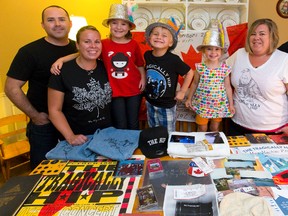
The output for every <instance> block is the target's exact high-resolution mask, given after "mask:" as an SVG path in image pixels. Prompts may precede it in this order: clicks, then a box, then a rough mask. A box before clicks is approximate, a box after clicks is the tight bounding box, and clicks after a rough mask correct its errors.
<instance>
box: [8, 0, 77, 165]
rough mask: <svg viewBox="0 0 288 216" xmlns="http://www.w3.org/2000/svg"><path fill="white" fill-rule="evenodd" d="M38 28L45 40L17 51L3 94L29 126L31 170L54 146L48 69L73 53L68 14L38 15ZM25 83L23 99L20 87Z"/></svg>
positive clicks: (61, 10) (58, 10) (55, 11)
mask: <svg viewBox="0 0 288 216" xmlns="http://www.w3.org/2000/svg"><path fill="white" fill-rule="evenodd" d="M41 25H42V28H43V29H44V30H45V32H46V34H47V35H46V36H45V37H43V38H40V39H38V40H36V41H33V42H31V43H29V44H27V45H25V46H23V47H22V48H20V49H19V51H18V53H17V54H16V56H15V58H14V59H13V62H12V64H11V66H10V68H9V71H8V73H7V79H6V83H5V87H4V90H5V93H6V95H7V96H8V97H9V99H10V100H11V101H12V102H13V103H14V104H15V105H16V106H17V107H18V108H19V109H20V110H21V111H23V112H24V113H25V114H26V115H28V116H29V118H30V122H29V124H28V126H27V137H28V139H29V142H30V147H31V149H30V154H31V168H32V169H34V168H35V167H36V166H37V165H38V164H39V163H40V162H41V161H42V160H44V159H46V158H45V154H46V153H47V152H48V151H50V150H51V149H52V148H54V147H55V146H56V144H57V142H58V135H57V134H58V133H57V130H56V129H55V128H54V126H53V125H52V123H51V122H50V120H49V118H48V106H47V85H48V80H49V77H50V75H51V73H50V68H51V65H52V64H53V63H54V62H55V61H56V60H57V59H58V58H60V57H62V56H65V55H68V54H71V53H75V52H76V51H77V50H76V45H75V42H74V41H71V40H69V39H68V33H69V31H70V28H71V26H72V23H71V21H70V18H69V14H68V12H67V11H66V10H65V9H64V8H62V7H59V6H57V5H52V6H49V7H47V8H45V9H44V10H43V11H42V23H41ZM26 82H28V91H27V95H25V93H24V91H23V90H22V87H23V86H24V85H25V83H26Z"/></svg>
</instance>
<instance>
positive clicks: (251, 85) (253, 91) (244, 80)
mask: <svg viewBox="0 0 288 216" xmlns="http://www.w3.org/2000/svg"><path fill="white" fill-rule="evenodd" d="M241 73H242V75H241V76H240V79H239V84H238V94H239V97H240V99H241V103H243V104H245V105H246V106H247V107H248V108H249V109H254V110H257V109H258V108H259V107H260V106H261V103H263V102H264V101H266V99H265V98H264V96H263V94H262V92H261V89H260V88H259V86H258V84H257V83H256V81H255V80H254V79H253V77H252V75H251V72H250V70H249V69H248V68H246V69H244V70H243V71H242V72H241Z"/></svg>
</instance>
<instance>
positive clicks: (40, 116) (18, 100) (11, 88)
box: [4, 76, 50, 125]
mask: <svg viewBox="0 0 288 216" xmlns="http://www.w3.org/2000/svg"><path fill="white" fill-rule="evenodd" d="M25 83H26V81H22V80H17V79H14V78H11V77H8V76H7V79H6V83H5V87H4V91H5V94H6V95H7V97H8V98H9V99H10V100H11V101H12V103H14V104H15V105H16V107H18V108H19V109H20V110H21V111H22V112H24V113H25V114H26V115H27V116H29V118H30V119H31V120H32V121H33V122H34V123H35V124H37V125H43V124H47V123H49V122H50V121H49V119H48V114H47V113H43V112H42V113H39V112H38V111H37V110H36V109H35V108H34V107H33V105H32V104H31V103H30V101H29V100H28V98H27V97H26V95H25V94H24V92H23V90H22V87H23V86H24V85H25Z"/></svg>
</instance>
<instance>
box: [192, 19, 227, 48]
mask: <svg viewBox="0 0 288 216" xmlns="http://www.w3.org/2000/svg"><path fill="white" fill-rule="evenodd" d="M225 34H226V29H225V28H224V27H223V25H222V23H221V22H220V21H219V20H216V19H212V21H211V28H210V29H209V30H208V31H207V32H206V33H205V35H204V38H203V42H202V44H201V45H199V46H198V47H197V48H196V49H197V50H198V51H201V50H202V49H203V48H204V47H207V46H215V47H219V48H221V49H223V51H224V52H227V50H228V47H227V45H228V46H229V44H228V43H225V37H226V36H225Z"/></svg>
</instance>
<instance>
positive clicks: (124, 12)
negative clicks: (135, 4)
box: [102, 4, 136, 30]
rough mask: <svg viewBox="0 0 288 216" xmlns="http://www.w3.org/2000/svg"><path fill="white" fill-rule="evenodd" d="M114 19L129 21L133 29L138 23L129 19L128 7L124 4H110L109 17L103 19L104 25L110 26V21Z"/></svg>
mask: <svg viewBox="0 0 288 216" xmlns="http://www.w3.org/2000/svg"><path fill="white" fill-rule="evenodd" d="M113 19H121V20H125V21H126V22H128V23H129V24H130V26H131V30H133V29H135V28H136V25H135V24H134V23H133V22H132V21H131V20H130V19H129V15H128V7H127V5H124V4H112V5H111V6H110V11H109V16H108V19H105V20H103V22H102V25H103V26H105V27H109V21H110V20H113Z"/></svg>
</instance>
